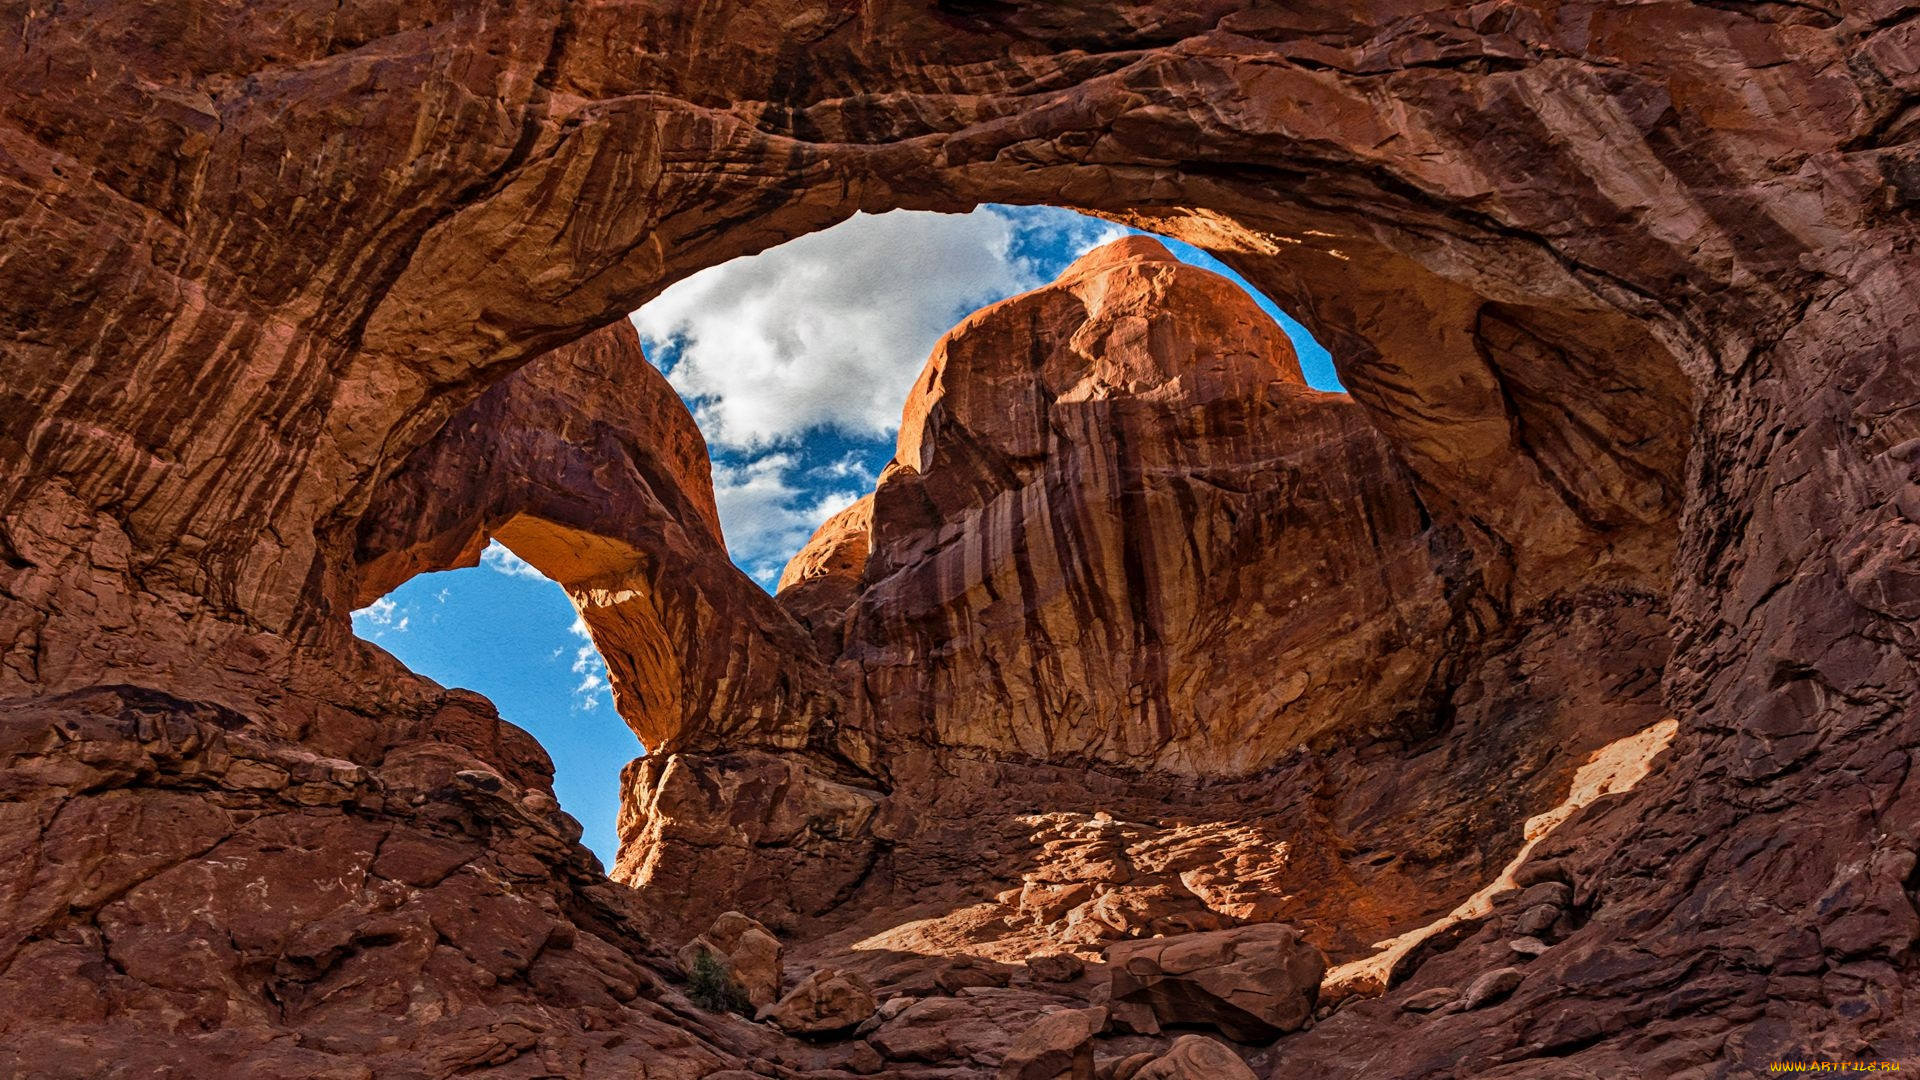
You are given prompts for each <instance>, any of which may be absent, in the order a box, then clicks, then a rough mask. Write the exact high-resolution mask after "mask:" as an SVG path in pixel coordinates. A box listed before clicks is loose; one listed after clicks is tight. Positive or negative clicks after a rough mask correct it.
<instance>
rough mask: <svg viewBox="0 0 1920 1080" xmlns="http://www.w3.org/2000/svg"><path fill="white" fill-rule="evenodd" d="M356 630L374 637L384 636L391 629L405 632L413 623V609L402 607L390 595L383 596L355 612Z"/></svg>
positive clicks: (396, 631)
mask: <svg viewBox="0 0 1920 1080" xmlns="http://www.w3.org/2000/svg"><path fill="white" fill-rule="evenodd" d="M353 621H354V623H355V627H356V630H358V631H363V632H365V633H366V634H369V635H371V636H372V637H376V638H378V637H383V636H385V635H386V634H387V633H388V632H389V631H391V632H392V633H395V634H404V633H406V632H407V627H408V626H410V625H412V623H413V609H412V608H405V609H402V608H401V607H400V605H399V604H398V603H397V602H396V601H395V600H394V599H393V598H392V597H390V596H383V597H381V598H380V599H378V600H375V601H374V602H373V603H371V604H368V605H367V606H366V607H363V608H361V609H360V610H358V611H356V612H354V613H353Z"/></svg>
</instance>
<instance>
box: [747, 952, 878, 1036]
mask: <svg viewBox="0 0 1920 1080" xmlns="http://www.w3.org/2000/svg"><path fill="white" fill-rule="evenodd" d="M873 1010H874V1000H873V988H872V987H870V986H868V985H867V982H866V980H865V979H862V978H861V977H860V976H858V975H854V974H852V973H850V972H845V971H837V970H835V969H833V968H820V969H819V970H817V971H815V972H813V973H812V974H809V975H808V976H807V977H806V978H804V979H801V980H800V984H799V985H798V986H795V987H794V988H793V989H792V990H789V991H788V992H787V994H786V996H785V997H783V998H781V999H780V1000H779V1001H777V1002H774V1003H773V1004H771V1005H768V1006H767V1007H765V1008H763V1009H761V1010H760V1012H759V1013H758V1014H757V1016H756V1019H759V1020H765V1021H767V1022H769V1023H771V1024H773V1025H774V1026H775V1027H777V1028H779V1029H780V1030H782V1031H785V1032H788V1033H790V1034H794V1035H830V1034H833V1033H835V1032H841V1031H850V1030H852V1029H853V1028H856V1027H858V1026H860V1024H861V1023H862V1022H863V1021H865V1020H866V1019H867V1018H868V1017H870V1016H872V1015H873Z"/></svg>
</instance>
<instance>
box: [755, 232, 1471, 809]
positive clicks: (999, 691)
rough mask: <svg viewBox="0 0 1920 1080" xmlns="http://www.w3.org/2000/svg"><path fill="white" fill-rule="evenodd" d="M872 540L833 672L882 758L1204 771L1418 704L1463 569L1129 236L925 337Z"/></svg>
mask: <svg viewBox="0 0 1920 1080" xmlns="http://www.w3.org/2000/svg"><path fill="white" fill-rule="evenodd" d="M870 536H871V539H870V540H869V541H868V544H869V554H868V556H867V558H866V560H865V564H864V566H861V567H859V568H858V576H859V578H860V580H861V581H862V583H863V589H862V591H861V593H860V596H859V599H858V601H857V602H856V603H855V604H854V605H853V607H852V609H851V611H850V613H849V619H850V624H851V625H850V627H849V628H848V630H847V632H846V637H847V643H846V646H845V650H844V652H843V654H842V655H843V656H844V657H845V658H846V660H847V662H848V663H849V664H850V665H851V666H852V667H853V668H855V669H857V671H858V675H857V676H856V679H855V682H856V685H855V686H854V687H852V688H851V689H849V690H848V692H847V696H848V698H849V699H850V700H852V701H857V702H861V703H864V704H866V705H867V707H869V708H871V709H872V717H871V720H870V721H869V722H870V723H871V724H872V725H873V726H874V727H875V728H876V729H877V730H878V731H880V732H881V733H882V736H883V740H884V741H886V742H888V743H892V742H894V741H896V740H898V741H904V742H912V743H924V742H931V743H935V744H938V745H942V746H952V747H969V748H973V749H977V750H981V751H987V752H993V753H997V754H1001V755H1009V756H1023V757H1027V758H1032V759H1038V760H1044V761H1059V762H1102V763H1107V764H1111V765H1116V766H1123V767H1132V768H1162V769H1169V770H1172V771H1175V772H1182V773H1188V774H1200V775H1216V776H1217V775H1243V774H1245V773H1248V772H1251V771H1254V770H1256V769H1258V768H1261V767H1264V766H1266V765H1269V764H1271V763H1272V762H1273V761H1274V760H1276V758H1277V757H1278V755H1279V754H1280V753H1282V752H1284V751H1285V750H1287V749H1290V748H1291V747H1294V746H1298V745H1300V744H1301V743H1302V742H1303V741H1305V740H1306V739H1308V738H1310V737H1312V736H1313V735H1316V734H1319V733H1321V732H1324V731H1326V730H1328V729H1330V728H1333V727H1337V726H1340V725H1342V724H1347V723H1351V722H1353V721H1355V720H1365V721H1368V722H1371V723H1374V724H1376V725H1382V724H1385V723H1387V722H1389V721H1390V720H1391V719H1392V718H1393V717H1394V715H1395V714H1396V713H1397V712H1399V711H1401V710H1405V709H1408V708H1411V707H1413V706H1414V705H1416V704H1417V703H1418V702H1419V701H1420V695H1421V693H1422V691H1423V690H1424V689H1425V685H1426V682H1427V680H1428V679H1429V677H1430V676H1431V675H1432V673H1433V669H1434V666H1435V662H1436V660H1437V659H1438V656H1439V653H1440V652H1441V650H1442V649H1444V648H1445V643H1446V642H1447V641H1448V639H1449V636H1450V633H1451V631H1450V626H1451V624H1452V623H1453V622H1454V621H1455V619H1456V618H1457V617H1459V615H1460V614H1461V613H1462V612H1464V610H1466V607H1467V606H1466V605H1465V603H1464V602H1463V603H1461V604H1459V605H1458V608H1459V610H1456V605H1455V604H1452V603H1450V602H1449V601H1450V597H1449V595H1448V593H1449V589H1448V588H1447V584H1446V581H1445V580H1444V578H1443V573H1445V572H1452V573H1454V574H1455V575H1456V576H1457V577H1458V578H1460V579H1461V580H1463V581H1464V580H1469V579H1470V578H1471V577H1472V571H1471V567H1470V565H1466V564H1465V562H1466V560H1467V559H1469V558H1470V557H1469V556H1467V555H1466V553H1465V552H1464V551H1461V550H1458V548H1459V543H1458V541H1457V540H1454V541H1451V542H1450V541H1449V538H1448V536H1447V535H1446V531H1445V530H1444V529H1440V528H1436V527H1435V525H1434V523H1433V521H1432V519H1431V517H1430V516H1429V515H1428V514H1427V512H1426V509H1425V507H1424V506H1423V505H1422V504H1421V501H1420V499H1419V497H1418V495H1417V494H1416V492H1415V489H1414V484H1413V480H1412V478H1411V476H1410V475H1409V474H1408V473H1407V471H1406V470H1405V469H1403V468H1402V467H1401V466H1400V464H1399V463H1398V461H1397V460H1396V459H1395V458H1394V456H1393V454H1392V452H1391V451H1390V450H1389V449H1388V447H1387V444H1386V442H1385V440H1383V439H1382V438H1381V437H1380V435H1379V433H1378V432H1376V431H1375V430H1374V429H1373V428H1372V426H1371V425H1369V424H1368V423H1367V421H1366V419H1365V417H1364V415H1363V414H1362V413H1361V411H1360V410H1359V409H1358V408H1356V407H1355V406H1354V405H1353V403H1352V402H1350V401H1348V400H1347V399H1346V398H1345V396H1344V395H1334V394H1323V393H1318V392H1316V391H1313V390H1311V389H1309V388H1308V387H1307V386H1306V384H1305V382H1304V381H1303V380H1302V379H1301V377H1300V370H1299V364H1298V362H1297V361H1296V360H1295V359H1294V355H1293V350H1292V348H1291V347H1290V346H1289V344H1288V343H1287V340H1286V338H1285V336H1284V335H1283V334H1282V333H1281V331H1280V328H1279V327H1278V326H1277V325H1275V324H1274V322H1273V320H1272V319H1271V318H1269V317H1268V316H1267V315H1266V313H1265V312H1263V311H1261V310H1260V308H1259V307H1258V306H1257V305H1256V304H1255V303H1254V302H1253V299H1252V298H1251V297H1249V296H1247V295H1246V293H1245V292H1243V291H1241V290H1240V289H1239V288H1238V287H1237V286H1235V285H1233V284H1231V283H1230V282H1228V281H1227V280H1226V279H1224V278H1221V277H1219V276H1217V275H1214V274H1212V273H1209V272H1207V271H1205V270H1200V269H1198V268H1195V267H1191V266H1187V265H1185V264H1183V263H1180V262H1177V261H1175V260H1174V258H1173V257H1172V256H1171V255H1170V254H1168V252H1167V251H1166V249H1165V248H1164V247H1162V246H1161V245H1160V244H1159V243H1158V242H1157V241H1154V240H1151V239H1147V238H1144V237H1136V238H1129V239H1125V240H1120V241H1116V242H1114V243H1112V244H1110V245H1107V246H1106V247H1103V248H1100V249H1098V250H1096V251H1094V252H1092V253H1090V254H1088V255H1086V256H1085V257H1083V258H1082V259H1081V260H1080V261H1078V262H1076V263H1075V264H1073V265H1072V266H1071V267H1069V268H1068V269H1067V270H1066V272H1065V273H1064V274H1062V275H1061V277H1060V279H1059V280H1058V281H1056V282H1054V283H1053V284H1052V285H1049V286H1047V287H1045V288H1043V289H1040V290H1039V291H1037V292H1033V293H1029V294H1027V295H1025V296H1021V297H1018V298H1015V299H1012V300H1008V301H1006V302H1004V303H1001V304H996V305H994V306H993V307H990V308H988V309H986V310H984V311H981V312H979V313H977V314H975V315H973V316H971V317H970V318H968V319H967V320H966V321H965V322H963V323H962V324H961V325H960V326H959V327H957V328H956V329H955V330H954V331H953V332H952V333H951V334H949V335H948V336H947V337H946V338H945V339H944V340H943V341H941V342H940V344H939V345H938V346H937V347H936V348H935V350H934V353H933V356H932V358H931V359H930V360H929V361H928V364H927V367H926V370H925V371H923V372H922V373H921V375H920V377H919V379H918V381H917V382H916V384H915V386H914V390H913V393H912V395H911V396H910V397H909V398H908V400H907V405H906V411H905V416H904V419H903V422H902V425H901V435H900V442H899V449H898V453H897V454H896V456H895V458H894V463H893V465H892V466H891V467H889V469H888V470H887V472H886V474H885V476H884V478H883V479H882V481H881V483H880V485H879V489H878V490H877V491H876V492H875V493H874V495H873V510H872V525H871V527H870ZM816 543H817V544H818V545H824V546H827V547H832V548H837V549H838V548H843V545H841V544H840V541H839V536H838V531H837V526H835V525H832V524H830V525H829V526H828V527H827V528H826V529H823V531H822V536H821V537H820V538H819V540H818V541H816ZM817 550H818V548H817V547H810V548H809V549H808V550H806V551H803V552H802V553H801V555H800V556H798V557H797V559H796V566H802V565H806V564H809V563H812V562H819V563H821V564H822V570H821V571H820V572H819V575H816V576H820V575H825V576H835V575H838V574H846V573H851V572H853V570H854V569H855V568H853V567H851V566H844V567H843V566H841V565H839V564H836V563H835V562H834V561H833V560H831V559H822V558H819V557H817V556H816V554H815V552H816V551H817ZM1448 560H1452V561H1453V562H1454V563H1455V564H1456V565H1453V566H1448V565H1447V562H1448ZM791 573H792V571H790V574H791ZM802 580H805V579H802ZM796 584H798V582H796ZM1455 591H1457V590H1455ZM783 595H784V594H783Z"/></svg>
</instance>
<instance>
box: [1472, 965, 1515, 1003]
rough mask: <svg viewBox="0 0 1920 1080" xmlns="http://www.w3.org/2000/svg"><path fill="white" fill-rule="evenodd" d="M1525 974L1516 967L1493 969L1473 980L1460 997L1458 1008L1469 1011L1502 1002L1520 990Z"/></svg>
mask: <svg viewBox="0 0 1920 1080" xmlns="http://www.w3.org/2000/svg"><path fill="white" fill-rule="evenodd" d="M1526 977H1527V973H1526V972H1524V971H1521V970H1520V969H1519V968H1516V967H1503V968H1495V969H1494V970H1492V971H1489V972H1487V973H1486V974H1485V975H1482V976H1480V977H1479V978H1477V979H1475V980H1473V982H1472V984H1470V985H1469V986H1468V987H1467V992H1466V993H1465V994H1463V995H1461V997H1460V1008H1461V1009H1463V1010H1468V1011H1471V1010H1473V1009H1479V1008H1484V1007H1485V1006H1488V1005H1492V1004H1494V1003H1495V1002H1498V1001H1502V1000H1504V999H1506V998H1507V997H1508V995H1510V994H1512V993H1513V992H1514V991H1515V990H1518V989H1519V988H1520V983H1521V981H1522V980H1524V979H1525V978H1526Z"/></svg>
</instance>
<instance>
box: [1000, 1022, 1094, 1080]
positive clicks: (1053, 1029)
mask: <svg viewBox="0 0 1920 1080" xmlns="http://www.w3.org/2000/svg"><path fill="white" fill-rule="evenodd" d="M1106 1024H1107V1010H1105V1009H1102V1008H1097V1007H1096V1008H1092V1009H1062V1010H1060V1011H1059V1012H1052V1013H1048V1014H1046V1015H1045V1016H1042V1017H1041V1018H1040V1019H1039V1020H1037V1021H1035V1022H1034V1024H1033V1026H1032V1027H1029V1028H1028V1029H1027V1030H1026V1031H1024V1032H1022V1033H1021V1034H1020V1038H1019V1039H1018V1040H1017V1041H1015V1042H1014V1044H1013V1047H1012V1048H1011V1049H1009V1050H1008V1051H1007V1056H1006V1058H1005V1060H1003V1061H1001V1063H1000V1072H999V1080H1063V1078H1064V1080H1093V1075H1094V1073H1093V1037H1094V1036H1095V1035H1097V1034H1099V1033H1100V1031H1101V1029H1103V1028H1105V1027H1106Z"/></svg>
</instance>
